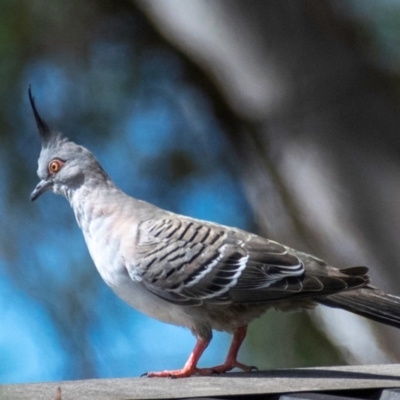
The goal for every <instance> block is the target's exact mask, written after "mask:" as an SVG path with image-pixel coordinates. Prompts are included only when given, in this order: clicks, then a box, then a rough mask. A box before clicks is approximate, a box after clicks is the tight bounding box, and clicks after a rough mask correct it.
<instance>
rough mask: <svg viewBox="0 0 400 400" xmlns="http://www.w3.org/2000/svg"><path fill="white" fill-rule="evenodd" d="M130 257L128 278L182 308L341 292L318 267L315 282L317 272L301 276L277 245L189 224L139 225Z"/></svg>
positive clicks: (340, 284)
mask: <svg viewBox="0 0 400 400" xmlns="http://www.w3.org/2000/svg"><path fill="white" fill-rule="evenodd" d="M135 253H136V256H135V261H134V265H129V266H127V268H128V271H129V274H130V276H131V278H132V279H134V280H135V281H138V282H141V283H142V284H143V285H145V286H146V287H147V289H148V290H150V291H151V292H153V293H154V294H156V295H157V296H159V297H162V298H163V299H165V300H167V301H170V302H173V303H177V304H182V305H196V304H202V303H203V302H213V303H231V302H235V303H240V302H265V301H278V300H282V299H285V298H288V297H291V296H294V295H295V296H299V294H302V295H303V296H306V295H308V296H311V295H312V293H318V294H319V295H321V294H322V295H323V294H326V290H324V288H325V289H326V287H328V286H329V290H328V292H329V293H332V292H337V291H339V290H342V289H344V288H345V287H346V283H345V282H344V281H343V280H342V279H339V278H337V279H336V278H331V277H328V276H327V275H328V274H327V273H326V271H325V269H324V268H323V266H324V265H325V264H324V263H322V262H321V265H320V270H321V272H320V275H321V276H318V268H314V269H315V270H316V273H313V274H311V275H308V274H305V273H304V272H305V267H304V263H303V262H302V261H301V259H300V258H299V257H297V256H296V255H295V254H293V253H292V252H290V251H288V249H287V248H286V247H284V246H282V245H280V244H279V243H276V242H273V241H271V240H268V239H264V238H261V237H259V236H256V235H253V234H249V233H247V232H244V231H241V230H237V229H233V228H228V227H225V226H221V225H216V224H211V223H207V222H202V221H199V220H194V219H189V218H173V217H172V218H171V217H167V218H164V219H159V220H147V221H144V222H142V223H141V224H140V225H139V228H138V235H137V241H136V252H135ZM318 261H319V260H318ZM328 281H329V282H328ZM328 283H329V285H328Z"/></svg>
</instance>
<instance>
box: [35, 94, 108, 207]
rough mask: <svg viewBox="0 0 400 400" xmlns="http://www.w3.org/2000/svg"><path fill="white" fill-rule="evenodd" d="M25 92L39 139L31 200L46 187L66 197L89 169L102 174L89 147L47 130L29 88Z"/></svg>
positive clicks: (88, 172)
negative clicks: (39, 145) (35, 180)
mask: <svg viewBox="0 0 400 400" xmlns="http://www.w3.org/2000/svg"><path fill="white" fill-rule="evenodd" d="M28 93H29V101H30V103H31V106H32V110H33V114H34V116H35V119H36V124H37V127H38V129H39V136H40V139H41V142H42V150H41V152H40V156H39V160H38V169H37V174H38V176H39V178H40V182H39V183H38V184H37V186H36V188H35V189H34V191H33V192H32V194H31V201H34V200H36V199H37V198H38V197H39V196H41V195H42V194H43V193H44V192H47V191H48V190H52V191H53V192H54V193H56V194H62V195H64V196H66V197H68V193H69V192H70V191H73V190H74V189H77V188H79V187H80V186H82V184H83V183H84V182H85V180H86V179H87V176H88V174H90V171H92V172H93V171H98V172H100V174H103V175H104V176H106V175H105V173H104V171H103V170H102V168H101V167H100V165H99V164H98V162H97V160H96V159H95V157H94V156H93V155H92V153H90V151H89V150H87V149H85V148H84V147H82V146H79V145H77V144H75V143H73V142H71V141H69V140H68V139H67V138H64V137H62V135H61V134H60V133H58V132H54V131H51V130H50V129H49V127H48V125H47V124H46V122H45V121H44V120H43V119H42V117H41V116H40V115H39V113H38V111H37V109H36V105H35V100H34V97H33V96H32V92H31V88H29V91H28Z"/></svg>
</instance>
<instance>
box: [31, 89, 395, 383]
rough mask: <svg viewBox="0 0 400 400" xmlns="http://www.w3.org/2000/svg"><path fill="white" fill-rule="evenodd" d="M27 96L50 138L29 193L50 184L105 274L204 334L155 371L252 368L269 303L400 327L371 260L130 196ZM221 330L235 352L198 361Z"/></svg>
mask: <svg viewBox="0 0 400 400" xmlns="http://www.w3.org/2000/svg"><path fill="white" fill-rule="evenodd" d="M29 100H30V104H31V107H32V110H33V114H34V117H35V120H36V124H37V127H38V130H39V135H40V139H41V143H42V149H41V152H40V156H39V160H38V170H37V173H38V176H39V178H40V179H41V180H40V182H39V183H38V184H37V186H36V188H35V189H34V191H33V192H32V194H31V201H34V200H36V199H37V198H38V197H39V196H41V195H42V194H43V193H44V192H46V191H53V192H54V193H56V194H61V195H63V196H64V197H65V198H66V199H67V200H68V201H69V203H70V205H71V207H72V209H73V211H74V214H75V217H76V220H77V223H78V225H79V227H80V228H81V230H82V232H83V236H84V238H85V241H86V244H87V247H88V249H89V252H90V255H91V257H92V259H93V261H94V264H95V266H96V268H97V270H98V271H99V273H100V275H101V277H102V278H103V280H104V281H105V283H106V284H107V285H109V286H110V288H111V289H112V290H113V291H114V292H115V293H116V294H117V295H118V296H120V297H121V298H122V299H123V300H125V301H126V302H127V303H128V304H129V305H131V306H132V307H134V308H135V309H137V310H139V311H141V312H143V313H145V314H147V315H149V316H150V317H153V318H156V319H158V320H161V321H164V322H167V323H170V324H175V325H179V326H183V327H186V328H189V329H190V330H191V332H192V333H193V335H194V336H195V337H196V340H197V341H196V345H195V347H194V349H193V351H192V353H191V354H190V356H189V358H188V360H187V362H186V364H185V365H184V367H183V368H182V369H180V370H172V371H168V370H166V371H161V372H149V373H147V376H148V377H175V378H180V377H188V376H191V375H193V374H202V375H208V374H212V373H224V372H227V371H230V370H231V369H233V368H235V367H236V368H239V369H242V370H244V371H251V370H252V369H253V368H254V367H249V366H247V365H244V364H242V363H240V362H238V361H237V355H238V352H239V348H240V346H241V344H242V342H243V340H244V339H245V336H246V330H247V326H248V324H249V323H250V322H251V321H252V320H253V319H255V318H257V317H259V316H261V315H262V314H263V313H265V312H266V311H268V310H269V309H271V308H275V309H277V310H283V311H287V310H296V309H305V308H312V307H314V306H316V305H317V304H323V305H327V306H330V307H337V308H342V309H345V310H347V311H351V312H353V313H356V314H359V315H362V316H364V317H367V318H369V319H372V320H375V321H378V322H381V323H384V324H387V325H392V326H395V327H397V328H399V327H400V298H399V297H396V296H393V295H390V294H386V293H385V292H383V291H381V290H378V289H376V288H374V287H373V286H371V285H370V284H369V282H370V280H369V277H368V275H367V272H368V269H367V268H366V267H351V268H346V269H338V268H335V267H332V266H330V265H328V264H327V263H325V262H324V261H322V260H320V259H318V258H316V257H314V256H311V255H308V254H305V253H302V252H299V251H296V250H294V249H291V248H289V247H287V246H284V245H282V244H279V243H277V242H274V241H272V240H268V239H265V238H263V237H260V236H257V235H255V234H252V233H249V232H245V231H243V230H240V229H236V228H232V227H228V226H223V225H218V224H216V223H211V222H206V221H201V220H198V219H194V218H189V217H186V216H182V215H177V214H174V213H172V212H168V211H165V210H162V209H160V208H158V207H156V206H154V205H151V204H149V203H146V202H144V201H141V200H137V199H135V198H132V197H130V196H128V195H127V194H125V193H124V192H122V191H121V190H120V189H118V188H117V187H116V185H115V184H114V183H113V182H112V180H111V179H110V178H109V176H108V175H107V173H106V172H105V171H104V170H103V168H102V167H101V165H100V164H99V162H98V161H97V160H96V158H95V157H94V156H93V154H92V153H91V152H90V151H89V150H87V149H86V148H84V147H82V146H79V145H77V144H75V143H73V142H71V141H69V140H68V139H67V138H65V137H63V136H62V135H61V134H59V133H56V132H53V131H51V130H50V129H49V127H48V125H47V124H46V122H45V121H44V120H43V119H42V118H41V116H40V115H39V113H38V111H37V108H36V106H35V101H34V98H33V96H32V93H31V90H30V88H29ZM213 330H218V331H225V332H229V333H232V334H233V339H232V343H231V346H230V349H229V351H228V355H227V357H226V360H225V362H224V363H223V364H221V365H218V366H215V367H212V368H198V367H197V363H198V361H199V359H200V357H201V355H202V353H203V352H204V350H205V349H206V347H207V346H208V344H209V343H210V341H211V339H212V331H213Z"/></svg>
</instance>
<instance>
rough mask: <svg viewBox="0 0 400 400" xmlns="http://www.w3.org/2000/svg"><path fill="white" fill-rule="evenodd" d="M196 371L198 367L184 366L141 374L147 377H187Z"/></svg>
mask: <svg viewBox="0 0 400 400" xmlns="http://www.w3.org/2000/svg"><path fill="white" fill-rule="evenodd" d="M197 372H198V368H185V367H183V368H182V369H175V370H171V371H160V372H147V373H146V374H143V376H147V377H148V378H172V379H176V378H188V377H189V376H192V375H195V374H196V373H197Z"/></svg>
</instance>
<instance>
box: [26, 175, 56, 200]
mask: <svg viewBox="0 0 400 400" xmlns="http://www.w3.org/2000/svg"><path fill="white" fill-rule="evenodd" d="M52 186H53V181H51V180H49V179H42V180H41V181H40V182H39V183H38V184H37V186H36V187H35V190H34V191H33V192H32V193H31V201H35V200H36V199H37V198H38V197H39V196H41V195H42V194H43V193H44V192H47V191H48V190H49V189H51V188H52Z"/></svg>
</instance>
